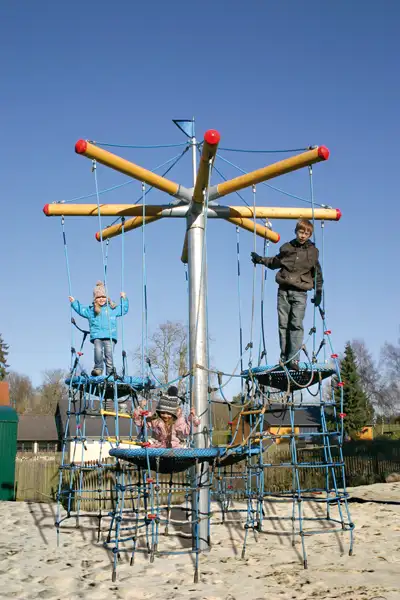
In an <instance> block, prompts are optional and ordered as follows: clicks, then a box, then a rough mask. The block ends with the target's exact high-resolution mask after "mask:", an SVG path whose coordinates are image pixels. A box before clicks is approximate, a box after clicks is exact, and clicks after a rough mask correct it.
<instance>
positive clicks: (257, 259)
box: [250, 252, 264, 265]
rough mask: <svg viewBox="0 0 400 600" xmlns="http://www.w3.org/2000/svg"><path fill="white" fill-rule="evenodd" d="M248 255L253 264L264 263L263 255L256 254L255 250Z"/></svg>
mask: <svg viewBox="0 0 400 600" xmlns="http://www.w3.org/2000/svg"><path fill="white" fill-rule="evenodd" d="M250 256H251V260H252V261H253V263H254V264H255V265H262V264H264V259H263V257H262V256H260V255H259V254H257V252H252V253H251V254H250Z"/></svg>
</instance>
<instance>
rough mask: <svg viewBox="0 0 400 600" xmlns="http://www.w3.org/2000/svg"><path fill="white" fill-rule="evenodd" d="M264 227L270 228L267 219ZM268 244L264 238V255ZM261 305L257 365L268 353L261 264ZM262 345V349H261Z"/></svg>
mask: <svg viewBox="0 0 400 600" xmlns="http://www.w3.org/2000/svg"><path fill="white" fill-rule="evenodd" d="M265 227H268V228H269V229H271V228H272V225H271V223H270V222H269V221H268V219H265ZM269 246H270V242H269V240H267V239H266V238H265V239H264V256H268V255H269ZM261 273H262V275H261V307H260V313H261V314H260V320H261V329H260V343H259V349H258V366H260V365H261V360H262V358H264V359H265V364H266V365H267V364H268V354H267V345H266V342H265V323H264V302H265V288H266V285H267V281H268V269H267V268H266V267H265V266H264V265H263V267H262V271H261ZM261 347H262V350H261Z"/></svg>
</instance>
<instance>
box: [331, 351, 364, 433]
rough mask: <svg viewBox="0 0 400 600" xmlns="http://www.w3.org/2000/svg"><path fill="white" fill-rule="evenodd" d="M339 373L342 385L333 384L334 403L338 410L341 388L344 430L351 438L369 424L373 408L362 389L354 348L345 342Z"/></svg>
mask: <svg viewBox="0 0 400 600" xmlns="http://www.w3.org/2000/svg"><path fill="white" fill-rule="evenodd" d="M340 374H341V377H342V382H343V387H340V386H339V385H336V386H335V388H336V389H335V399H336V404H337V406H338V408H339V411H340V397H341V390H343V412H344V414H345V415H346V416H345V417H344V422H343V424H344V430H345V433H346V434H347V435H348V436H350V437H351V438H353V439H354V438H357V437H358V434H359V433H360V432H361V430H362V429H363V427H365V426H366V425H370V424H371V420H372V417H373V408H372V405H371V403H370V401H369V399H368V396H367V395H366V393H365V392H364V391H363V389H362V385H361V379H360V375H359V372H358V367H357V362H356V357H355V354H354V350H353V348H352V346H351V344H350V342H347V344H346V347H345V350H344V356H343V358H342V359H341V361H340Z"/></svg>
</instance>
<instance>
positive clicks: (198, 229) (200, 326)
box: [187, 137, 210, 551]
mask: <svg viewBox="0 0 400 600" xmlns="http://www.w3.org/2000/svg"><path fill="white" fill-rule="evenodd" d="M192 151H193V154H192V157H193V186H195V185H196V173H197V169H196V162H197V161H196V152H197V146H196V138H195V137H193V138H192ZM204 234H205V215H204V209H203V205H202V204H196V203H194V202H193V203H192V205H191V208H190V211H189V214H188V216H187V240H188V275H189V366H190V372H191V373H192V376H191V406H194V408H195V411H196V415H198V416H199V417H200V425H199V427H198V428H197V430H195V438H194V440H195V447H196V448H207V447H208V446H209V445H210V439H209V428H210V427H209V406H208V371H206V370H205V369H200V368H198V365H200V366H202V367H205V368H206V369H207V367H208V344H207V342H208V340H207V314H206V297H207V263H206V255H205V235H204ZM193 471H194V472H193V478H192V481H193V487H194V488H196V489H194V491H193V494H192V509H193V517H195V515H196V514H198V518H199V523H198V524H195V525H194V527H193V534H194V540H193V545H194V546H196V545H197V548H198V550H200V551H204V550H208V549H209V546H210V521H209V517H208V515H209V511H210V501H209V499H210V497H209V494H210V487H209V472H208V471H209V465H208V463H203V464H201V465H198V466H196V467H195V468H194V469H193ZM198 489H199V491H197V490H198ZM196 508H197V510H196ZM196 537H198V543H197V544H196Z"/></svg>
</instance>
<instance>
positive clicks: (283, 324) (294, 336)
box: [278, 288, 307, 361]
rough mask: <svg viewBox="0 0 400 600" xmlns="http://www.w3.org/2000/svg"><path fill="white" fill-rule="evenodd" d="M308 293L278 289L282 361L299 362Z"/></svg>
mask: <svg viewBox="0 0 400 600" xmlns="http://www.w3.org/2000/svg"><path fill="white" fill-rule="evenodd" d="M306 305H307V292H300V291H298V292H297V291H294V290H284V289H282V288H279V289H278V325H279V343H280V346H281V359H282V360H284V361H287V360H299V356H300V352H299V350H300V348H301V347H302V345H303V339H304V327H303V321H304V315H305V314H306Z"/></svg>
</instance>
